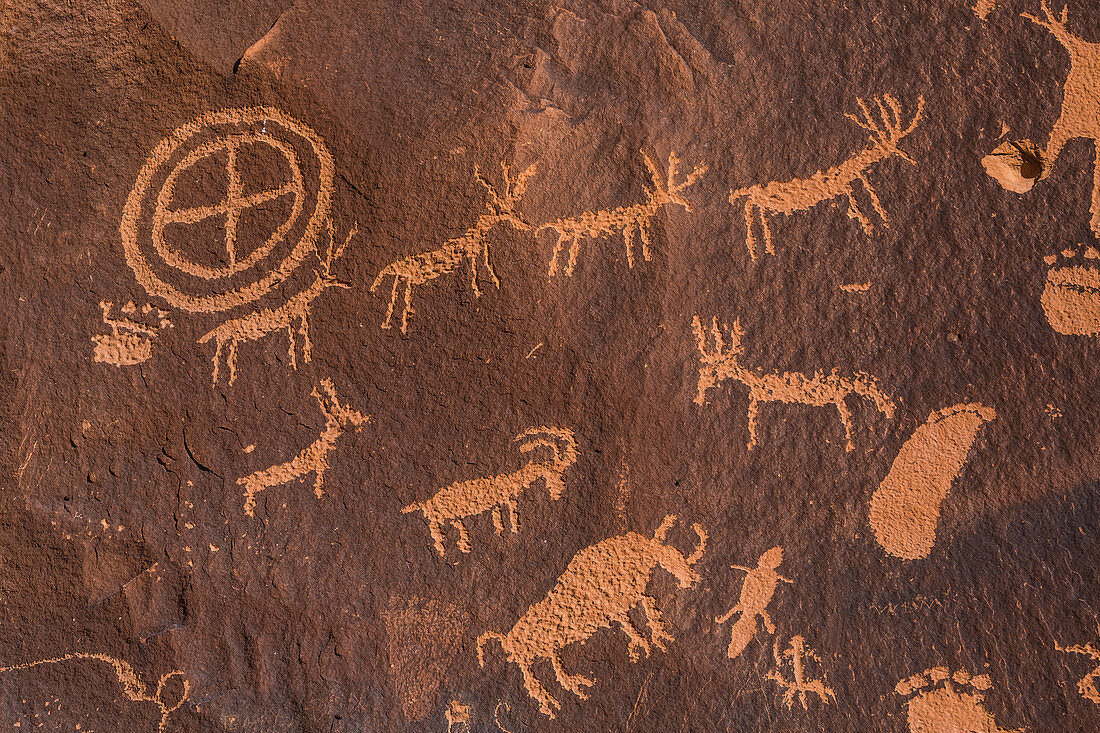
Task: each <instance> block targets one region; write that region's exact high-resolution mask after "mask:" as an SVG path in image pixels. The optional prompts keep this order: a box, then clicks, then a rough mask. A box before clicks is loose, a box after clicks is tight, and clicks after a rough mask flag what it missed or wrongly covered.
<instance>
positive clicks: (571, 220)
mask: <svg viewBox="0 0 1100 733" xmlns="http://www.w3.org/2000/svg"><path fill="white" fill-rule="evenodd" d="M642 159H643V160H644V161H645V166H646V168H647V169H649V175H650V178H651V180H652V181H653V188H652V189H648V188H647V189H646V198H647V199H648V200H647V201H645V202H643V203H640V204H632V205H630V206H619V207H618V208H615V209H602V210H600V211H586V212H584V213H583V214H580V215H579V216H571V217H566V218H563V219H558V220H557V221H552V222H550V223H548V224H543V225H542V226H540V227H539V228H538V229H536V230H535V235H536V236H538V234H539V232H541V231H542V230H543V229H553V230H554V231H555V232H557V233H558V238H557V240H556V241H555V242H554V253H553V255H551V257H550V277H553V276H554V275H556V274H557V272H558V257H559V256H560V255H561V251H562V249H563V248H564V247H565V243H566V242H569V260H568V262H567V263H566V265H565V274H566V275H572V274H573V268H574V267H575V266H576V264H577V252H578V250H579V249H580V240H582V239H597V238H600V237H605V236H612V235H614V234H616V233H618V232H622V235H623V242H624V244H626V261H627V264H629V265H630V267H634V237H635V236H637V237H638V238H639V239H640V240H641V242H642V257H643V258H645V259H646V260H647V261H648V260H649V258H650V252H649V245H650V240H649V227H650V226H651V225H652V221H653V217H655V216H657V212H659V211H660V210H661V209H662V208H663V207H665V206H669V205H670V204H679V205H680V206H683V207H684V209H685V210H686V211H689V212H690V211H691V210H692V208H691V202H690V201H688V200H687V199H686V198H684V196H683V195H682V194H681V191H683V190H684V189H685V188H687V187H688V186H690V185H692V184H693V183H695V181H697V180H698V179H699V177H700V176H702V175H703V174H704V173H706V172H707V167H706V166H705V165H699V166H696V167H695V169H694V170H693V171H692V172H691V173H689V174H688V175H687V177H685V178H684V182H683V183H679V184H678V183H676V174H677V168H678V166H679V164H680V159H679V158H677V157H676V153H675V152H672V153H669V155H668V173H667V175H665V176H662V175H661V171H660V170H659V169H658V168H657V165H656V164H655V163H654V162H653V161H652V160H651V159H650V157H649V156H648V155H646V154H645V153H643V154H642Z"/></svg>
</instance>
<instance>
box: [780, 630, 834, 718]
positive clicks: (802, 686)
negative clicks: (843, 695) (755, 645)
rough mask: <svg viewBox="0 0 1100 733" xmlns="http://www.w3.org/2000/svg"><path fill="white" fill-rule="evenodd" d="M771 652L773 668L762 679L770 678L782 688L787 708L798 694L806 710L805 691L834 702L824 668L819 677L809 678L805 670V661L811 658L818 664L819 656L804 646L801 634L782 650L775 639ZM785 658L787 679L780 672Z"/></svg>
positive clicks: (825, 700)
mask: <svg viewBox="0 0 1100 733" xmlns="http://www.w3.org/2000/svg"><path fill="white" fill-rule="evenodd" d="M772 654H773V655H774V656H775V669H774V670H773V671H771V672H768V673H767V674H766V675H764V679H766V680H771V681H772V682H774V683H776V684H777V685H779V686H780V687H782V688H784V690H785V692H784V693H783V702H784V704H786V706H787V707H788V708H790V707H793V706H794V698H795V695H798V701H799V702H801V703H802V709H803V710H808V709H809V706H808V705H807V704H806V696H807V693H809V694H813V695H817V696H818V698H819V699H820V700H821V701H822V702H823V703H825V704H826V705H828V704H829V701H830V700H832V701H833V702H836V694H835V693H834V692H833V688H831V687H829V686H828V684H827V683H828V681H829V679H828V676H827V675H826V674H825V672H824V670H823V671H822V672H821V679H819V680H814V679H809V676H808V674H807V672H806V661H807V660H811V661H814V662H816V663H817V664H819V665H820V664H821V657H819V656H818V655H817V654H816V653H815V652H814V650H813V649H811V648H810V647H808V646H806V640H805V639H803V638H802V637H801V636H795V637H794V638H792V639H791V645H790V647H788V648H787V649H786V650H785V651H783V652H780V651H779V642H778V641H777V642H775V647H774V648H773V650H772ZM785 659H787V660H790V662H789V664H790V667H791V679H789V680H788V679H787V678H786V677H784V676H783V673H782V669H783V667H784V666H785V664H786V663H785V662H784V660H785Z"/></svg>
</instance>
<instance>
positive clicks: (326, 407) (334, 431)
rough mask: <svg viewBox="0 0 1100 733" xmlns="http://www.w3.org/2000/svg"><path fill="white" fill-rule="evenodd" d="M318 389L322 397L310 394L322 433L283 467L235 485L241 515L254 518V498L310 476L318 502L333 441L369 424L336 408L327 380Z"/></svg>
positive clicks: (362, 417)
mask: <svg viewBox="0 0 1100 733" xmlns="http://www.w3.org/2000/svg"><path fill="white" fill-rule="evenodd" d="M321 389H322V390H324V392H325V394H324V395H322V394H320V393H319V392H318V391H317V388H316V387H314V388H313V390H312V391H311V392H310V394H311V395H313V397H314V399H316V400H317V404H318V406H319V407H320V408H321V413H322V414H323V415H324V416H325V429H324V430H322V431H321V435H320V436H319V437H318V438H317V440H315V441H313V442H312V443H311V444H310V445H308V446H306V447H305V448H303V449H302V451H301V452H300V453H298V455H296V456H294V457H293V458H291V459H290V460H289V461H286V462H285V463H279V464H277V465H274V466H271V467H269V468H265V469H263V470H260V471H256V472H255V473H252V474H249V475H248V476H242V477H241V478H239V479H237V484H238V485H243V486H244V487H245V492H244V513H245V514H247V515H248V516H250V517H251V516H254V514H253V511H254V509H255V507H256V494H258V493H260V492H261V491H263V490H265V489H270V488H271V487H273V486H279V485H281V484H286V483H290V482H291V481H293V480H295V479H299V478H303V477H305V476H307V475H308V474H310V473H313V474H315V475H316V479H315V480H314V483H313V493H314V494H315V495H316V496H317V498H318V499H320V498H321V497H322V496H324V493H325V492H324V484H325V471H327V470H328V454H329V453H330V452H332V449H333V448H334V447H335V446H336V441H337V439H338V438H339V437H340V436H341V435H343V434H344V431H345V430H347V426H348V424H349V423H350V424H351V425H354V426H355V428H356V431H358V430H359V429H360V428H361V427H362V426H363V424H364V423H366V422H369V421H370V415H364V414H362V413H361V412H359V411H357V410H353V409H352V408H350V407H348V406H347V405H342V404H340V400H339V399H338V398H337V397H336V388H335V387H334V386H333V384H332V380H331V379H329V378H328V377H325V378H324V379H322V380H321Z"/></svg>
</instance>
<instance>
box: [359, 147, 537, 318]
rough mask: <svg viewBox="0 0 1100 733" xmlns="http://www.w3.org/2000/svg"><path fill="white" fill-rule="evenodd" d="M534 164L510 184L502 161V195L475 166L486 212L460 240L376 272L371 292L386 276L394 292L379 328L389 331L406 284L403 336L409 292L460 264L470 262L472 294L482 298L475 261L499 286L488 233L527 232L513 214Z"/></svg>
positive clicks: (456, 267) (453, 269)
mask: <svg viewBox="0 0 1100 733" xmlns="http://www.w3.org/2000/svg"><path fill="white" fill-rule="evenodd" d="M536 165H537V164H532V165H531V166H529V167H528V168H527V170H525V171H523V172H522V173H520V174H519V175H518V176H517V177H516V180H515V181H514V182H513V181H511V179H510V174H509V171H508V166H507V165H505V163H504V162H503V161H502V162H501V164H500V167H501V169H502V170H503V172H504V192H503V195H501V194H498V193H497V192H496V190H495V189H494V188H493V187H492V186H491V185H490V184H489V182H488V181H486V180H485V179H484V178H483V177H482V176H481V172H480V171H479V170H478V168H477V166H476V165H475V166H474V178H476V179H477V181H478V183H480V184H481V185H482V186H484V187H485V190H486V191H487V192H488V194H489V198H488V200H487V201H486V203H485V212H484V213H483V214H481V216H479V217H478V219H477V223H476V224H474V225H473V226H472V227H470V228H469V229H467V230H466V233H465V234H463V235H462V236H460V237H454V238H453V239H448V240H447V241H446V242H444V243H443V246H442V247H440V248H439V249H435V250H431V251H430V252H421V253H420V254H416V255H412V256H411V257H406V258H404V259H401V260H397V261H396V262H394V263H392V264H389V265H387V266H386V267H384V268H383V269H382V271H381V272H380V273H378V277H376V278H375V279H374V283H373V284H372V285H371V286H370V291H371V292H372V293H373V292H375V291H376V290H377V289H378V286H379V285H381V284H382V280H384V279H385V278H386V277H393V292H392V293H391V294H390V305H389V308H387V309H386V319H385V320H384V321H382V328H390V327H391V325H392V324H391V320H392V319H393V307H394V305H395V304H396V303H397V288H398V287H399V286H400V285H401V284H402V283H404V285H405V308H404V310H403V311H402V313H401V333H405V332H406V330H407V328H408V325H409V316H410V315H412V313H413V307H412V289H413V286H414V285H423V284H424V283H426V282H428V281H430V280H435V279H436V278H437V277H440V276H441V275H446V274H449V273H452V272H454V271H455V270H457V269H458V268H459V266H461V265H462V262H463V261H466V262H469V263H470V278H471V279H470V287H472V288H473V291H474V295H476V296H477V297H479V298H480V297H481V289H480V288H478V286H477V267H478V259H480V260H481V261H482V263H483V264H484V265H485V269H486V271H487V272H488V273H489V276H490V277H492V278H493V284H495V285H496V286H497V287H498V288H499V287H500V280H499V279H497V275H496V273H495V272H494V271H493V266H492V265H491V264H489V232H490V231H492V229H493V227H495V226H496V225H497V224H506V225H508V226H510V227H513V228H514V229H519V230H521V231H530V229H531V225H530V224H528V223H527V222H526V221H525V220H524V219H523V218H522V217H521V216H520V215H519V214H517V213H516V210H515V209H516V204H518V203H519V200H520V199H521V198H522V197H523V194H524V192H526V190H527V183H528V181H529V180H530V178H531V176H533V175H534V174H535V168H536Z"/></svg>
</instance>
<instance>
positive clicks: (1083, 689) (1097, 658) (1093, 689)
mask: <svg viewBox="0 0 1100 733" xmlns="http://www.w3.org/2000/svg"><path fill="white" fill-rule="evenodd" d="M1097 629H1098V630H1100V627H1097ZM1054 648H1055V649H1057V650H1058V651H1060V652H1067V653H1072V654H1081V655H1084V656H1087V657H1091V658H1092V661H1094V662H1096V663H1097V666H1096V669H1094V670H1092V671H1091V672H1089V673H1088V674H1086V675H1085V676H1084V677H1082V678H1081V679H1080V680H1078V682H1077V692H1079V693H1080V694H1081V697H1083V698H1085V699H1086V700H1091V701H1092V702H1094V703H1096V704H1097V705H1100V689H1097V686H1096V681H1097V680H1098V679H1100V649H1097V648H1096V647H1095V646H1093V644H1092V642H1089V643H1088V644H1085V645H1081V644H1074V645H1073V646H1068V647H1063V646H1062V645H1061V644H1059V643H1058V642H1055V643H1054Z"/></svg>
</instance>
